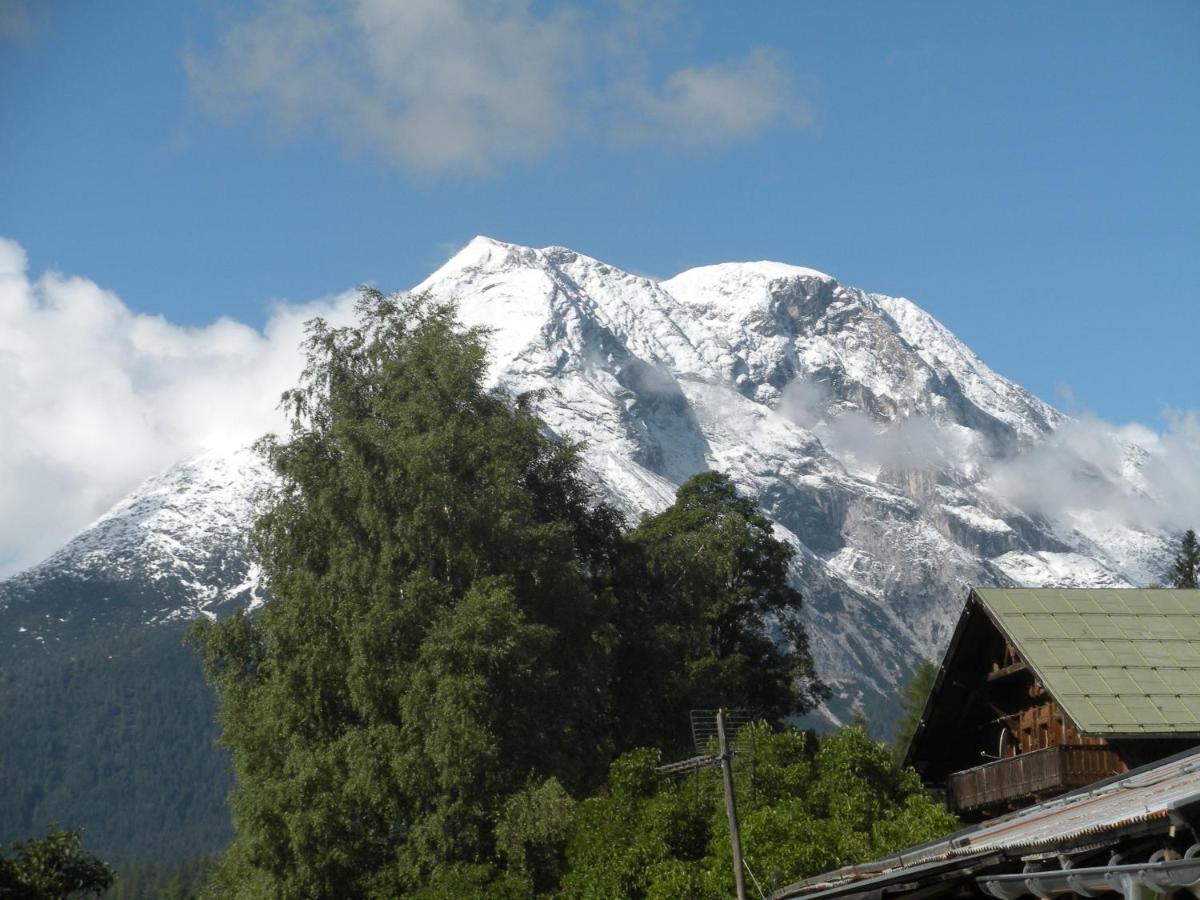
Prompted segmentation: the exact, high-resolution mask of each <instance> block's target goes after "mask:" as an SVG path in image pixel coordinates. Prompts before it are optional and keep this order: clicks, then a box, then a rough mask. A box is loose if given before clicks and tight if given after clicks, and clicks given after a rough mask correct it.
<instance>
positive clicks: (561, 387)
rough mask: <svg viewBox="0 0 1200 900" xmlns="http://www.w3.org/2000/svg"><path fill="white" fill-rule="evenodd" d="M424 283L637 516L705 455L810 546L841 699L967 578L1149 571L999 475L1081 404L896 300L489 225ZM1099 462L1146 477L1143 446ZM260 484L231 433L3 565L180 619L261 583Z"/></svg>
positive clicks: (1129, 482)
mask: <svg viewBox="0 0 1200 900" xmlns="http://www.w3.org/2000/svg"><path fill="white" fill-rule="evenodd" d="M416 290H420V291H426V292H428V293H429V294H431V295H432V296H435V297H439V298H445V299H453V300H454V301H455V302H456V303H457V304H458V307H459V311H460V315H461V317H462V318H463V320H464V321H465V322H466V323H468V324H471V325H483V326H487V327H489V328H490V329H492V338H491V356H492V371H491V377H492V378H493V379H494V381H495V383H497V384H498V385H500V386H502V387H504V388H505V389H507V390H510V391H513V392H523V391H528V390H534V389H537V390H542V391H544V394H543V397H542V399H541V400H539V401H538V403H537V409H538V412H539V414H540V415H541V416H542V418H543V419H544V420H545V421H546V422H547V424H548V425H549V427H550V428H552V429H553V430H554V431H555V432H557V433H559V434H563V435H566V436H569V437H571V438H574V439H578V440H583V441H585V442H586V449H585V460H586V463H587V465H588V467H589V469H590V472H591V474H592V475H593V476H594V478H595V481H596V484H597V485H598V487H599V488H600V489H601V491H602V492H603V493H604V494H605V495H606V496H607V498H608V499H610V500H611V501H612V502H614V503H615V504H616V505H617V506H619V507H620V508H621V509H622V510H624V511H625V512H626V513H627V514H628V515H630V516H631V517H636V516H637V515H639V514H641V513H643V512H647V511H654V510H658V509H661V508H663V507H664V506H666V505H667V504H669V503H670V502H671V499H672V497H673V494H674V490H675V488H676V486H677V485H678V484H679V483H680V482H682V481H683V480H684V479H686V478H687V477H688V476H690V475H692V474H694V473H696V472H699V471H702V470H705V469H709V468H716V469H721V470H723V471H726V472H728V473H729V474H730V475H731V476H732V477H733V478H734V480H735V481H736V482H737V484H738V485H739V486H740V488H741V489H742V490H743V491H744V492H746V493H747V494H749V495H751V496H753V497H755V498H756V499H757V500H758V501H759V503H760V504H761V506H762V508H763V510H764V511H765V512H766V513H767V514H768V515H769V516H770V517H771V518H772V520H773V521H774V522H775V523H776V526H777V529H778V533H779V534H780V536H781V537H782V538H783V539H785V540H788V541H789V542H791V543H792V544H793V545H794V546H795V547H796V548H797V551H798V552H797V556H796V564H795V572H794V575H795V578H796V581H797V583H798V585H799V586H800V587H801V589H802V590H803V592H804V594H805V597H806V602H807V616H808V621H809V624H810V630H811V636H812V641H813V645H814V648H815V652H816V653H817V656H818V663H819V665H820V667H821V671H822V673H823V674H824V676H825V678H826V679H827V680H828V681H829V682H830V683H831V684H832V685H833V686H834V687H835V689H836V690H837V692H838V696H837V698H836V699H835V700H834V701H833V702H832V703H831V704H830V707H829V710H828V714H829V716H830V717H831V718H844V717H846V716H847V715H849V714H850V713H851V712H852V711H853V710H854V709H860V710H862V711H863V712H865V713H866V714H867V715H868V716H869V717H870V718H871V719H872V720H874V721H877V722H879V723H880V724H881V725H884V724H885V723H887V722H889V720H890V719H891V717H892V715H893V714H894V700H893V698H894V692H895V688H896V686H897V684H898V683H900V682H901V681H902V680H903V679H904V678H906V677H907V676H908V674H909V673H910V672H911V671H912V669H913V667H914V666H915V664H916V662H917V660H918V659H919V658H920V657H922V656H925V657H928V656H932V655H936V654H937V653H938V652H940V650H941V648H942V646H943V645H944V643H945V641H946V640H947V638H948V636H949V632H950V629H951V628H952V627H953V624H954V621H955V619H956V618H957V614H958V611H959V609H960V607H961V604H962V601H963V598H964V596H965V588H966V585H967V584H969V583H989V584H1046V583H1056V584H1059V583H1061V584H1072V585H1076V584H1094V585H1099V584H1106V585H1107V584H1118V585H1121V584H1135V583H1146V582H1147V580H1148V578H1149V577H1151V576H1152V573H1156V572H1161V571H1162V570H1163V563H1164V560H1165V556H1166V554H1167V545H1166V541H1165V536H1164V535H1162V534H1159V533H1155V532H1154V531H1153V530H1147V529H1145V528H1139V527H1133V526H1129V525H1128V524H1114V523H1113V521H1112V520H1111V519H1109V518H1106V517H1104V516H1097V515H1095V514H1094V511H1092V512H1089V511H1087V510H1069V509H1064V510H1061V511H1054V512H1053V514H1048V513H1047V512H1046V511H1045V510H1043V509H1040V508H1034V505H1033V504H1031V503H1027V502H1026V501H1025V500H1023V499H1022V495H1021V493H1020V491H1016V490H1013V489H1011V488H1012V483H1013V480H1014V478H1015V479H1016V480H1017V481H1018V482H1019V481H1020V474H1019V472H1017V474H1016V475H1014V474H1013V472H1012V471H1008V470H1005V471H1008V480H1007V481H1005V479H1004V478H1002V477H1000V476H999V475H997V472H999V471H1001V467H1004V466H1009V465H1010V462H1009V461H1011V460H1012V459H1014V458H1017V459H1020V458H1023V457H1022V454H1028V453H1031V452H1034V451H1036V450H1037V448H1039V447H1041V446H1045V445H1047V444H1048V443H1049V442H1052V441H1053V440H1055V436H1056V434H1057V433H1058V430H1059V429H1061V428H1062V427H1063V425H1064V423H1067V422H1069V421H1070V420H1067V419H1065V418H1064V417H1063V416H1062V415H1061V414H1060V413H1059V412H1057V411H1056V410H1054V409H1053V408H1051V407H1050V406H1048V405H1046V404H1045V403H1043V402H1042V401H1040V400H1038V399H1037V398H1036V397H1034V396H1032V395H1031V394H1029V393H1028V392H1026V391H1025V390H1023V389H1022V388H1020V387H1019V386H1018V385H1016V384H1013V383H1012V382H1010V381H1008V380H1006V379H1004V378H1002V377H1001V376H999V375H997V374H996V373H995V372H992V371H991V370H990V369H989V368H988V367H987V366H986V365H985V364H984V363H983V362H981V361H980V360H979V359H978V357H976V356H975V355H974V354H973V353H972V352H971V351H970V350H969V349H968V348H966V347H965V346H964V345H963V344H962V343H961V342H959V341H958V340H957V339H956V338H955V337H954V336H953V334H951V333H950V332H949V331H948V330H947V329H946V328H945V327H944V326H942V325H941V324H940V323H938V322H937V321H936V320H934V319H933V318H932V317H930V316H929V315H928V314H926V313H925V312H923V311H922V310H920V309H919V308H918V307H916V306H915V305H914V304H912V303H911V302H909V301H907V300H903V299H898V298H892V297H886V296H882V295H878V294H870V293H865V292H863V291H860V290H858V289H855V288H850V287H845V286H842V285H840V284H839V283H838V282H837V281H836V280H835V279H834V278H832V277H830V276H829V275H826V274H824V273H821V272H818V271H816V270H813V269H805V268H800V267H796V266H788V265H784V264H781V263H772V262H755V263H733V264H724V265H716V266H705V267H702V268H698V269H692V270H690V271H688V272H684V273H682V274H680V275H677V276H676V277H674V278H671V279H669V280H667V281H663V282H656V281H654V280H651V279H647V278H642V277H639V276H635V275H631V274H629V273H626V272H622V271H621V270H619V269H616V268H614V267H612V266H610V265H607V264H605V263H602V262H600V261H597V260H594V259H591V258H589V257H586V256H583V255H581V254H578V253H575V252H574V251H571V250H567V249H563V248H557V247H554V248H547V249H542V250H537V249H532V248H528V247H519V246H515V245H510V244H505V243H502V242H499V241H494V240H491V239H488V238H482V237H480V238H476V239H475V240H473V241H472V242H471V243H470V244H468V245H467V246H466V247H465V248H463V250H461V251H460V252H459V253H458V254H456V255H455V256H454V257H453V258H452V259H450V260H449V261H448V262H447V263H446V264H445V265H444V266H442V267H441V268H440V269H438V270H437V271H436V272H434V273H433V274H432V275H431V276H430V277H429V278H428V279H426V280H425V281H424V282H422V283H421V284H420V285H418V286H417V288H416ZM1134 455H1135V456H1136V454H1134ZM1135 463H1136V460H1135ZM1104 475H1105V477H1106V478H1108V479H1110V480H1111V481H1112V482H1113V485H1114V490H1116V491H1118V492H1125V493H1129V494H1133V493H1136V492H1137V491H1138V490H1139V486H1138V484H1137V482H1136V476H1137V465H1136V464H1132V463H1131V464H1129V465H1127V466H1126V470H1120V471H1114V472H1106V473H1104ZM268 480H269V476H268V473H267V472H266V471H265V470H264V469H263V468H262V466H261V463H258V462H257V461H254V460H252V459H251V458H249V457H248V456H247V455H246V454H245V453H244V452H243V453H239V454H234V455H232V456H221V455H219V454H213V455H209V456H206V457H201V458H199V459H196V460H193V461H190V462H188V463H184V464H181V466H179V467H177V468H176V469H173V470H171V472H168V473H166V474H165V475H163V476H161V477H159V478H157V479H151V480H150V481H148V482H147V483H146V484H145V485H143V486H142V488H140V489H139V490H138V491H137V492H135V493H134V494H133V495H131V497H130V498H129V499H128V500H126V501H123V502H122V503H121V504H119V505H118V506H117V507H115V508H114V509H113V510H112V511H111V512H110V513H109V514H107V515H106V516H105V517H104V518H102V519H101V520H100V521H99V522H97V523H96V524H95V525H94V526H92V528H90V529H88V530H87V531H85V532H84V533H82V534H81V535H80V536H79V537H77V538H76V539H75V540H74V541H72V542H71V543H70V544H68V545H67V546H66V547H64V548H63V550H62V551H60V552H59V553H57V554H55V556H54V557H52V558H51V559H50V560H48V561H47V562H46V563H44V564H43V565H42V566H41V567H38V568H37V569H34V570H31V571H30V572H28V573H25V574H24V575H22V576H18V578H16V579H11V580H10V582H8V583H6V584H7V585H12V584H14V583H17V582H21V583H26V584H27V583H30V582H31V580H32V581H36V580H37V579H38V578H39V577H44V575H45V573H46V572H47V571H76V572H80V573H84V574H86V573H88V572H104V573H106V577H137V578H141V579H147V580H149V581H151V582H154V581H155V579H158V580H160V581H161V580H162V579H164V578H168V577H169V578H172V579H175V583H177V584H178V585H182V586H183V588H184V593H185V594H186V595H187V597H188V598H189V599H188V600H187V602H186V603H183V604H178V603H177V604H176V610H175V611H174V614H177V615H197V614H201V613H203V612H206V611H211V610H212V609H214V608H215V607H217V606H220V605H221V604H222V603H225V602H228V601H229V600H230V599H231V598H232V597H235V596H243V594H244V596H245V597H246V598H252V597H254V596H255V595H253V594H252V593H248V592H247V584H248V583H249V581H250V580H252V579H251V576H252V574H253V573H252V572H250V571H249V568H248V566H247V564H246V562H245V559H244V552H243V551H244V546H245V544H244V540H245V533H246V530H247V528H248V524H249V522H250V520H251V519H252V516H253V506H252V503H251V500H250V498H251V497H252V495H253V494H254V492H255V490H256V489H257V488H258V487H260V486H262V485H263V484H265V483H267V481H268ZM1143 493H1144V492H1143ZM1014 498H1015V499H1014ZM1145 502H1152V498H1151V499H1148V500H1145ZM5 587H6V585H0V602H3V596H4V590H5ZM239 592H242V593H239ZM243 602H244V601H243ZM171 614H173V611H172V610H169V609H162V610H157V611H154V613H153V615H151V616H149V618H150V619H159V618H162V617H164V616H169V615H171Z"/></svg>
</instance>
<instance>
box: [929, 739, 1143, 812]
mask: <svg viewBox="0 0 1200 900" xmlns="http://www.w3.org/2000/svg"><path fill="white" fill-rule="evenodd" d="M1124 770H1125V767H1124V765H1123V764H1122V763H1121V759H1120V757H1118V756H1117V754H1116V753H1114V752H1113V751H1112V749H1111V748H1109V747H1104V746H1094V745H1093V746H1085V745H1081V744H1062V745H1060V746H1058V747H1047V748H1046V749H1045V750H1034V751H1033V752H1032V753H1021V754H1018V755H1017V756H1010V757H1008V758H1006V759H998V760H996V761H995V762H990V763H985V764H984V765H982V766H976V767H975V768H974V769H966V770H964V771H962V772H955V773H954V774H953V775H951V776H950V777H949V778H948V779H947V782H946V792H947V795H948V796H947V799H948V800H949V801H950V808H951V809H953V810H954V811H955V812H956V813H979V812H982V811H984V810H995V811H998V812H999V811H1003V810H1006V809H1008V808H1010V807H1019V806H1024V805H1025V804H1026V803H1030V802H1033V801H1035V800H1040V799H1042V798H1044V797H1049V796H1053V795H1054V794H1061V793H1063V792H1064V791H1069V790H1073V789H1074V788H1080V787H1084V786H1085V785H1089V784H1091V783H1093V782H1095V781H1100V780H1101V779H1102V778H1107V777H1108V776H1110V775H1115V774H1116V773H1118V772H1122V771H1124Z"/></svg>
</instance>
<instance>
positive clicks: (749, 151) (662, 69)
mask: <svg viewBox="0 0 1200 900" xmlns="http://www.w3.org/2000/svg"><path fill="white" fill-rule="evenodd" d="M1197 46H1200V3H1195V2H1191V0H1176V2H1171V0H1159V2H1139V3H1133V2H1127V3H1110V2H1102V0H1094V2H1086V3H1084V2H1057V3H1050V4H1047V3H1040V2H1038V3H1034V2H1007V3H982V2H968V3H951V2H943V3H931V2H911V3H903V4H901V3H891V2H828V3H815V2H775V3H766V2H764V3H746V4H734V3H716V2H711V3H703V2H691V3H660V4H651V3H645V2H639V0H626V2H614V3H610V4H568V3H548V2H532V3H521V2H509V3H505V2H493V3H476V2H472V0H437V2H433V0H406V2H404V3H402V4H389V3H387V2H385V0H355V2H352V3H347V4H344V5H340V6H338V7H337V8H336V10H334V11H329V9H328V8H327V7H317V6H309V5H306V4H303V3H291V4H281V3H267V4H258V5H253V4H234V3H226V2H220V0H197V2H194V3H183V2H180V3H145V2H126V0H109V2H105V3H86V2H46V3H34V2H31V0H0V173H2V174H0V235H2V236H4V237H6V238H8V239H9V240H10V241H12V242H15V245H13V246H16V245H19V247H20V248H23V251H24V254H25V255H27V268H28V277H29V278H30V279H36V278H38V277H39V276H41V275H42V273H44V272H47V271H57V272H62V273H66V274H67V275H72V276H81V277H84V278H86V279H90V280H91V281H92V282H94V283H95V284H97V285H99V286H100V287H102V288H104V289H106V290H107V291H109V292H111V293H112V294H113V295H115V296H116V297H118V298H119V305H120V306H121V308H122V310H128V312H129V313H130V314H135V313H141V314H148V315H161V316H163V317H165V319H166V320H167V321H168V322H169V323H172V324H174V325H178V326H194V327H200V326H206V325H208V324H209V323H212V322H213V321H214V320H216V319H218V318H219V317H222V316H225V317H230V318H232V319H234V320H236V321H238V322H242V323H246V324H248V325H249V326H251V327H253V328H261V327H263V326H264V324H265V323H266V322H267V321H268V319H269V316H270V314H271V313H270V310H271V308H272V303H273V302H275V301H278V300H287V301H290V302H301V301H308V300H311V299H313V298H317V297H321V296H325V295H329V294H331V293H334V292H338V291H342V290H345V289H347V288H349V287H352V286H354V285H356V284H359V283H363V282H371V283H374V284H376V285H378V286H379V287H381V288H384V289H388V290H391V289H401V288H406V287H409V286H411V285H412V284H414V283H416V282H417V281H419V280H420V279H421V278H422V277H424V276H425V275H426V274H428V273H429V272H430V271H431V270H432V269H434V268H435V267H436V266H437V265H439V264H440V263H441V262H442V261H444V259H445V258H446V257H448V256H449V255H450V253H451V252H452V251H453V250H454V249H455V248H456V247H458V246H459V245H461V244H463V243H465V242H466V241H467V240H468V239H469V238H470V237H471V236H473V235H474V234H476V233H483V234H488V235H491V236H493V237H497V238H501V239H504V240H509V241H514V242H517V243H522V244H530V245H535V246H544V245H549V244H560V245H566V246H570V247H572V248H574V249H576V250H579V251H581V252H584V253H587V254H590V255H592V256H597V257H600V258H602V259H604V260H606V261H609V262H611V263H613V264H615V265H617V266H620V267H622V268H625V269H629V270H632V271H636V272H641V273H644V274H649V275H654V276H661V277H668V276H670V275H672V274H675V273H676V272H678V271H680V270H682V269H685V268H688V267H691V266H695V265H700V264H705V263H712V262H718V261H727V260H741V259H763V258H768V259H778V260H782V261H786V262H792V263H796V264H800V265H806V266H811V267H814V268H817V269H821V270H823V271H826V272H829V273H831V274H833V275H835V276H837V277H838V278H839V279H841V280H842V281H843V282H845V283H848V284H853V285H856V286H859V287H863V288H866V289H868V290H873V291H878V292H882V293H889V294H894V295H903V296H907V297H909V298H911V299H913V300H915V301H916V302H917V303H919V304H920V305H922V306H923V307H924V308H926V309H927V310H929V311H930V312H931V313H933V314H934V315H935V316H937V317H938V318H939V319H941V320H942V321H943V322H944V323H945V324H946V325H947V326H949V327H950V328H951V329H952V330H953V331H955V332H956V333H957V334H958V335H959V336H960V337H961V338H963V339H964V340H965V341H966V342H967V343H968V344H969V345H970V346H971V347H972V348H973V349H974V350H975V351H976V352H977V353H979V354H980V355H981V356H982V357H983V358H984V360H985V361H987V362H988V363H989V364H990V365H992V366H993V367H994V368H995V369H997V370H998V371H1000V372H1001V373H1002V374H1004V375H1007V376H1008V377H1010V378H1012V379H1014V380H1016V381H1017V382H1019V383H1020V384H1022V385H1024V386H1025V387H1028V388H1029V389H1031V390H1033V391H1034V392H1035V393H1037V394H1039V395H1041V396H1042V397H1043V398H1045V399H1047V400H1049V401H1050V402H1052V403H1055V404H1057V405H1059V406H1061V407H1063V408H1065V409H1067V410H1068V411H1072V412H1083V411H1091V412H1094V413H1095V414H1096V415H1098V416H1101V417H1103V418H1105V419H1107V420H1110V421H1113V422H1118V423H1124V422H1128V421H1140V422H1142V423H1145V424H1147V425H1150V426H1152V427H1155V428H1162V427H1165V426H1164V420H1163V418H1162V414H1163V411H1164V409H1174V410H1177V411H1178V410H1189V409H1195V408H1196V407H1197V406H1200V401H1198V400H1197V377H1196V376H1197V374H1198V373H1200V365H1197V363H1196V358H1197V357H1196V346H1197V343H1198V342H1200V327H1198V326H1197V317H1196V314H1195V309H1196V301H1197V299H1198V296H1200V291H1198V288H1200V252H1198V248H1200V215H1198V214H1197V210H1198V209H1200V173H1198V169H1197V160H1198V159H1200V157H1198V156H1197V151H1196V148H1197V146H1200V53H1197V51H1196V48H1197ZM13 254H16V256H19V255H20V254H19V251H17V250H13V251H12V252H11V253H10V256H11V257H12V258H14V259H15V258H16V256H14V255H13ZM114 302H115V301H114ZM122 314H124V313H123V312H122ZM205 334H206V335H208V334H210V333H209V332H205ZM241 339H244V340H246V341H250V342H251V343H252V342H253V339H254V337H253V335H250V336H246V335H242V338H241ZM1064 386H1065V389H1064ZM30 402H31V403H32V401H30ZM164 452H165V451H164ZM2 500H3V498H0V501H2ZM97 502H99V501H97ZM0 506H3V503H2V502H0ZM0 537H2V536H0ZM0 544H2V541H0ZM2 565H3V559H0V566H2Z"/></svg>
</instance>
